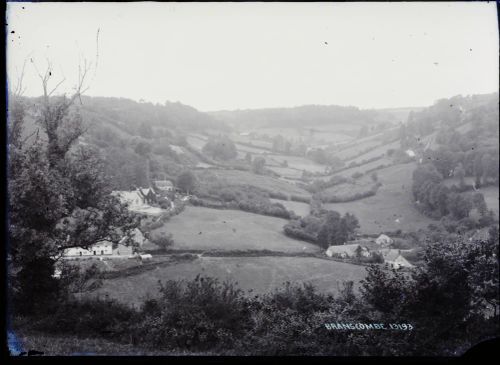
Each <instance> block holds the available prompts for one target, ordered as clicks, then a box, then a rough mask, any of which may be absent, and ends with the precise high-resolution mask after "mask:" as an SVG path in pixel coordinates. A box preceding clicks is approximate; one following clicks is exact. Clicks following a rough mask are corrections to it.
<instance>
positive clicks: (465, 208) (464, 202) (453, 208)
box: [448, 193, 472, 219]
mask: <svg viewBox="0 0 500 365" xmlns="http://www.w3.org/2000/svg"><path fill="white" fill-rule="evenodd" d="M448 209H449V210H450V212H451V214H452V215H453V217H455V218H456V219H462V218H466V217H468V216H469V212H470V210H471V209H472V202H471V200H470V199H469V198H468V196H464V195H463V194H456V193H452V194H450V197H449V203H448Z"/></svg>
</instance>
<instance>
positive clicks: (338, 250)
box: [326, 244, 371, 258]
mask: <svg viewBox="0 0 500 365" xmlns="http://www.w3.org/2000/svg"><path fill="white" fill-rule="evenodd" d="M358 252H359V254H360V256H361V257H370V256H371V252H370V250H369V249H368V248H367V247H365V246H362V245H360V244H352V245H338V246H330V247H328V249H327V250H326V255H327V256H328V257H334V256H336V257H341V258H349V257H356V255H357V253H358Z"/></svg>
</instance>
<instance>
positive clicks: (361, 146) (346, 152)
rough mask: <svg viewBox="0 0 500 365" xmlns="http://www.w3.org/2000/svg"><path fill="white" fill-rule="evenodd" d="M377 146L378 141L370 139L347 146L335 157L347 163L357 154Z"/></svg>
mask: <svg viewBox="0 0 500 365" xmlns="http://www.w3.org/2000/svg"><path fill="white" fill-rule="evenodd" d="M379 145H380V141H379V140H376V139H370V140H368V141H365V142H362V143H356V144H355V145H352V146H348V147H346V148H344V149H342V150H340V151H338V152H337V153H336V154H335V155H336V156H338V157H339V158H341V159H342V160H345V161H348V160H351V159H353V158H355V157H356V156H357V155H358V154H359V153H361V152H363V151H365V150H367V149H368V148H372V147H376V146H379Z"/></svg>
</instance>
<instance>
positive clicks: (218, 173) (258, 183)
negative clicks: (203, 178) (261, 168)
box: [210, 169, 311, 197]
mask: <svg viewBox="0 0 500 365" xmlns="http://www.w3.org/2000/svg"><path fill="white" fill-rule="evenodd" d="M210 172H211V173H212V174H213V175H215V177H216V178H218V179H220V180H222V181H225V182H226V183H227V184H228V185H251V186H255V187H257V188H261V189H263V190H266V191H272V192H277V193H278V192H280V193H284V194H288V195H292V194H293V195H299V196H305V197H310V196H311V194H310V193H309V192H307V191H306V190H304V189H302V188H299V187H298V186H296V185H294V184H292V183H287V182H286V181H283V180H278V179H275V178H272V177H270V176H265V175H256V174H254V173H251V172H247V171H239V170H222V169H217V170H216V169H213V170H210Z"/></svg>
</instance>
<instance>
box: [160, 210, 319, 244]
mask: <svg viewBox="0 0 500 365" xmlns="http://www.w3.org/2000/svg"><path fill="white" fill-rule="evenodd" d="M280 202H281V201H280ZM304 205H305V204H304ZM287 222H288V221H287V220H286V219H282V218H276V217H269V216H263V215H259V214H253V213H248V212H243V211H240V210H221V209H211V208H204V207H193V206H188V207H186V209H185V211H183V212H182V213H181V214H179V215H177V216H174V217H172V218H171V219H170V221H168V222H167V223H165V224H164V225H163V226H162V227H160V228H158V229H155V230H153V234H155V233H159V232H168V233H171V234H172V235H173V238H174V245H173V246H172V247H170V248H171V249H173V250H189V249H191V250H271V251H281V252H287V253H293V252H295V253H296V252H318V251H319V250H320V249H319V247H318V246H316V245H313V244H311V243H307V242H302V241H299V240H295V239H292V238H290V237H287V236H285V234H284V233H283V226H284V225H285V224H286V223H287Z"/></svg>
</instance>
